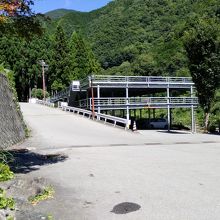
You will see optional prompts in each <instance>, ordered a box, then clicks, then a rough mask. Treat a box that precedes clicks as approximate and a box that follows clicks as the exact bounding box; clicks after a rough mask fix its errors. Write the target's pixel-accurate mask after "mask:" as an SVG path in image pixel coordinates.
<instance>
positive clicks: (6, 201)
mask: <svg viewBox="0 0 220 220" xmlns="http://www.w3.org/2000/svg"><path fill="white" fill-rule="evenodd" d="M7 208H9V209H11V210H13V209H15V201H14V199H13V198H7V197H6V192H5V191H4V190H3V189H1V188H0V209H7Z"/></svg>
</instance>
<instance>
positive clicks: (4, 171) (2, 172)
mask: <svg viewBox="0 0 220 220" xmlns="http://www.w3.org/2000/svg"><path fill="white" fill-rule="evenodd" d="M13 177H14V174H13V172H11V170H10V168H9V166H8V165H6V164H4V163H0V182H2V181H7V180H10V179H12V178H13Z"/></svg>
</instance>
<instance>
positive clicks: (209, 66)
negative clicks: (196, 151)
mask: <svg viewBox="0 0 220 220" xmlns="http://www.w3.org/2000/svg"><path fill="white" fill-rule="evenodd" d="M219 30H220V29H219V26H218V22H217V20H216V19H198V20H196V21H193V22H192V23H191V24H189V27H188V30H186V31H185V33H184V46H185V49H186V52H187V57H188V60H189V70H190V73H191V75H192V79H193V81H194V83H195V86H196V89H197V95H198V98H199V102H200V105H201V107H202V108H203V110H204V113H205V123H204V124H205V131H207V130H208V124H209V115H210V110H211V107H212V104H213V101H214V97H215V93H216V90H217V88H218V86H219V79H220V78H219V76H220V47H219V42H218V36H219Z"/></svg>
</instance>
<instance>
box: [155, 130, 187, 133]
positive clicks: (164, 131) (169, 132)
mask: <svg viewBox="0 0 220 220" xmlns="http://www.w3.org/2000/svg"><path fill="white" fill-rule="evenodd" d="M157 132H159V133H166V134H191V133H190V132H189V131H167V130H166V131H162V130H160V131H157Z"/></svg>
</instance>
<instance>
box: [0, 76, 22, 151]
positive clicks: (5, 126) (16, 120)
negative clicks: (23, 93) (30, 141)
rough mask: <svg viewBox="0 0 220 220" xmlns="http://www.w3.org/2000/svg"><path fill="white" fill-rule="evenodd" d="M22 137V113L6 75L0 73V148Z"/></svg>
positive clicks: (18, 140) (16, 141)
mask: <svg viewBox="0 0 220 220" xmlns="http://www.w3.org/2000/svg"><path fill="white" fill-rule="evenodd" d="M24 138H25V131H24V124H23V121H22V115H21V113H20V111H19V110H18V109H17V104H16V100H15V98H14V95H13V91H12V89H11V88H9V83H8V80H7V78H6V76H4V75H3V74H1V73H0V148H3V149H5V148H7V147H9V146H12V145H13V144H16V143H18V142H20V141H22V140H23V139H24Z"/></svg>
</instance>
